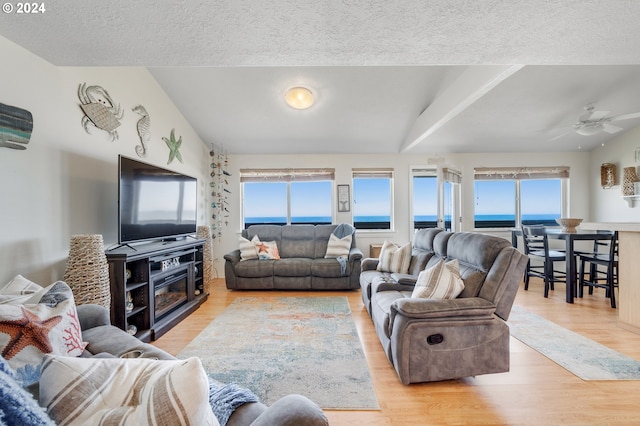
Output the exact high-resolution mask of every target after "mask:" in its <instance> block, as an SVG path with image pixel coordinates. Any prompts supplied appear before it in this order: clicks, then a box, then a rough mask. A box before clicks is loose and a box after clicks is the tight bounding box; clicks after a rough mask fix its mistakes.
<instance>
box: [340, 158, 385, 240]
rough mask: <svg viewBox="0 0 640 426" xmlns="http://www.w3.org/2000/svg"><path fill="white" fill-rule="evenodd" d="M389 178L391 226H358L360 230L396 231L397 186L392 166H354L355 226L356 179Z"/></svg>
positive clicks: (352, 175) (352, 186) (352, 183)
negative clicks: (395, 191) (371, 167)
mask: <svg viewBox="0 0 640 426" xmlns="http://www.w3.org/2000/svg"><path fill="white" fill-rule="evenodd" d="M367 177H370V178H388V179H389V198H390V199H389V203H390V211H389V228H372V229H366V228H365V229H363V228H358V227H356V230H357V231H358V232H395V213H394V211H395V202H394V187H395V179H394V177H395V176H394V170H393V169H392V168H374V169H369V168H354V169H351V188H353V194H352V197H353V202H354V206H353V210H354V211H353V225H354V227H355V223H356V220H355V217H356V214H355V203H356V202H357V198H356V191H355V185H354V180H355V179H357V178H367Z"/></svg>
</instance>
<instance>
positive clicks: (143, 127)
mask: <svg viewBox="0 0 640 426" xmlns="http://www.w3.org/2000/svg"><path fill="white" fill-rule="evenodd" d="M132 111H133V112H135V113H136V114H138V115H139V116H140V119H139V120H138V124H137V125H136V126H137V129H138V137H139V138H140V145H136V154H138V157H146V156H147V144H148V143H149V141H150V140H151V133H150V128H151V118H150V117H149V113H148V112H147V110H146V108H145V107H143V106H142V105H138V106H135V107H133V109H132Z"/></svg>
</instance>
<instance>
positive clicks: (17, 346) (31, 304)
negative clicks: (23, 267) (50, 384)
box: [0, 276, 85, 386]
mask: <svg viewBox="0 0 640 426" xmlns="http://www.w3.org/2000/svg"><path fill="white" fill-rule="evenodd" d="M22 281H24V284H25V285H28V286H29V287H28V288H29V292H31V291H33V290H34V289H35V288H34V286H37V284H34V283H31V282H30V281H28V280H26V279H25V278H23V277H21V276H18V277H16V278H14V279H13V280H12V281H11V283H9V284H12V285H13V287H14V288H15V287H16V282H18V283H20V282H22ZM9 284H8V285H9ZM8 285H7V286H8ZM7 286H5V287H4V288H3V289H1V290H0V294H5V295H6V291H4V292H3V291H2V290H5V289H6V288H7ZM37 289H39V290H37V291H33V294H32V295H31V296H30V297H29V298H27V299H26V300H24V299H23V302H22V303H11V302H9V303H0V350H1V351H2V356H3V357H4V358H5V359H6V360H7V362H8V363H9V365H10V366H11V368H12V369H13V370H14V371H15V372H16V376H17V379H18V380H19V381H20V382H21V383H22V385H23V386H28V385H30V384H32V383H35V382H37V381H38V380H39V378H40V363H41V362H42V359H43V358H44V355H45V354H49V353H50V354H55V355H66V356H79V355H81V354H82V352H83V351H84V346H85V345H84V343H83V342H82V334H81V331H80V322H79V320H78V314H77V312H76V306H75V303H74V300H73V293H72V292H71V288H69V286H68V285H67V284H66V283H64V282H62V281H58V282H56V283H54V284H51V285H50V286H49V287H46V288H42V287H40V286H37ZM23 294H24V293H23ZM0 300H1V299H0ZM5 302H6V299H5Z"/></svg>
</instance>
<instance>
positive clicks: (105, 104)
mask: <svg viewBox="0 0 640 426" xmlns="http://www.w3.org/2000/svg"><path fill="white" fill-rule="evenodd" d="M78 98H79V99H80V102H81V103H80V108H81V109H82V112H84V116H83V117H82V127H84V130H85V131H86V132H87V133H88V134H91V132H90V131H89V126H90V125H92V126H94V127H96V128H98V129H100V130H103V131H105V132H107V133H108V134H109V135H110V136H111V140H112V141H114V140H116V139H118V132H117V130H116V129H117V128H118V127H119V126H120V124H121V123H120V120H122V117H123V116H124V111H123V110H122V108H120V104H117V103H115V102H113V99H111V96H110V95H109V92H107V91H106V90H105V89H104V88H103V87H101V86H87V83H82V84H80V85H79V86H78Z"/></svg>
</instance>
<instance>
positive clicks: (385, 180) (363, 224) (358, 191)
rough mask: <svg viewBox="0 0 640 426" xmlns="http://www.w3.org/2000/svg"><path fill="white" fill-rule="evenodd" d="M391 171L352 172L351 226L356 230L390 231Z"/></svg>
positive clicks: (359, 170) (356, 170)
mask: <svg viewBox="0 0 640 426" xmlns="http://www.w3.org/2000/svg"><path fill="white" fill-rule="evenodd" d="M392 187H393V171H392V170H390V169H384V170H368V169H354V170H353V225H354V226H355V227H356V229H392V228H391V223H392V222H391V221H392V212H393V210H392V205H393V199H392V192H391V188H392Z"/></svg>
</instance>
